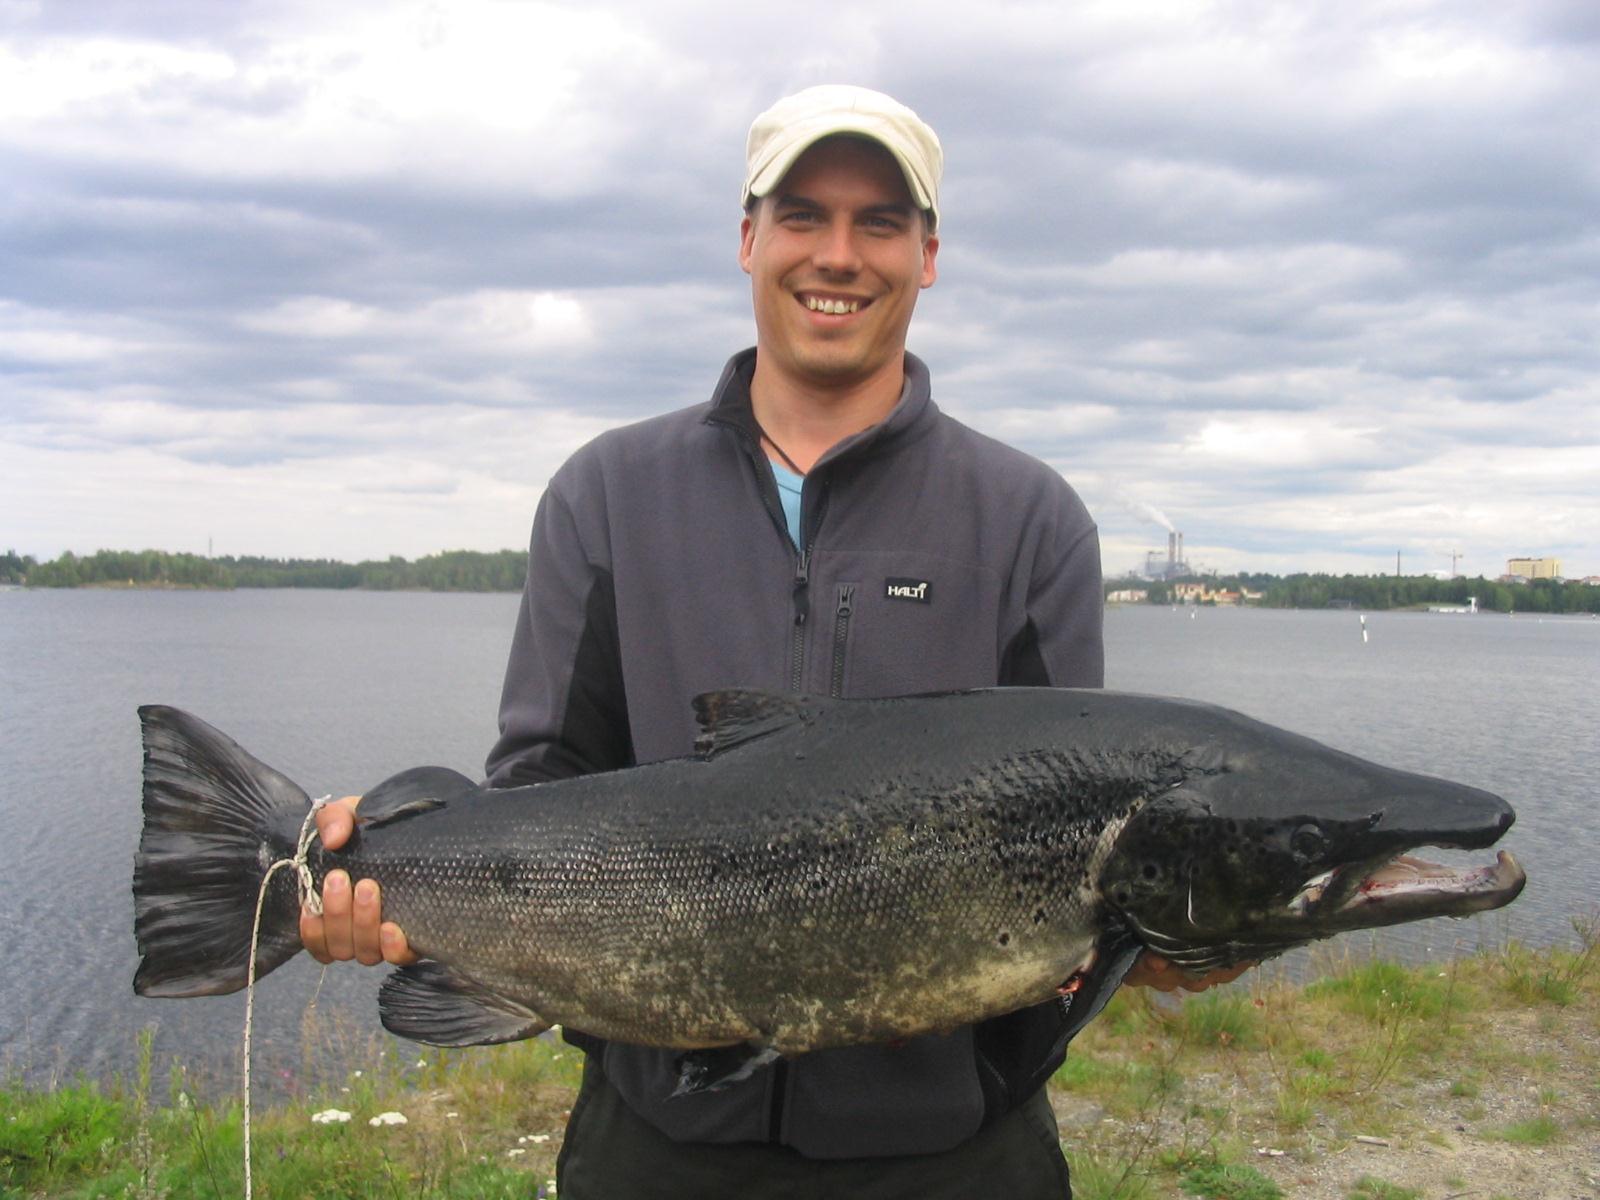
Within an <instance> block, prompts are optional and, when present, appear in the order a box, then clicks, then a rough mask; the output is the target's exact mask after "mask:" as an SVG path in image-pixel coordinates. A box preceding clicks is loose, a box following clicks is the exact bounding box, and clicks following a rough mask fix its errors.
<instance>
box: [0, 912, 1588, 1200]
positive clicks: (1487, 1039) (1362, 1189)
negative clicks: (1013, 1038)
mask: <svg viewBox="0 0 1600 1200" xmlns="http://www.w3.org/2000/svg"><path fill="white" fill-rule="evenodd" d="M1572 924H1573V928H1574V932H1575V933H1576V935H1577V940H1576V946H1575V948H1574V947H1570V946H1569V947H1567V948H1550V949H1546V950H1531V949H1528V948H1526V947H1524V946H1522V945H1520V944H1515V943H1513V944H1511V945H1508V946H1506V947H1505V948H1504V949H1502V950H1499V951H1486V952H1480V953H1477V954H1473V955H1470V956H1467V957H1464V958H1460V959H1456V960H1452V961H1450V962H1448V963H1437V962H1435V963H1427V964H1422V965H1419V966H1416V967H1402V966H1400V965H1398V964H1396V963H1394V962H1392V961H1389V960H1384V959H1374V960H1370V961H1366V962H1363V963H1360V964H1356V965H1351V964H1350V963H1348V962H1344V963H1340V962H1337V961H1334V962H1329V963H1327V964H1326V965H1325V966H1324V967H1323V968H1322V969H1321V970H1319V972H1318V974H1317V976H1316V977H1315V978H1313V979H1311V980H1310V981H1308V982H1306V983H1304V984H1290V983H1287V982H1285V981H1284V980H1282V979H1281V978H1276V977H1274V975H1273V974H1272V973H1271V971H1270V970H1268V971H1265V972H1263V971H1260V970H1257V971H1253V972H1250V973H1249V974H1247V975H1246V976H1245V977H1244V978H1243V979H1242V980H1241V981H1240V982H1239V983H1237V984H1234V985H1232V986H1230V987H1228V988H1220V989H1215V990H1213V991H1210V992H1206V993H1202V994H1200V995H1195V996H1189V997H1187V998H1183V999H1176V998H1173V997H1169V996H1163V995H1161V994H1158V993H1154V992H1150V991H1149V990H1147V989H1124V990H1123V991H1122V992H1119V993H1118V995H1117V996H1116V997H1115V998H1114V999H1113V1002H1112V1004H1111V1005H1110V1006H1109V1007H1108V1008H1107V1010H1106V1012H1104V1013H1102V1014H1101V1015H1100V1016H1099V1017H1097V1018H1096V1020H1095V1021H1094V1022H1092V1023H1091V1024H1090V1025H1089V1026H1088V1027H1087V1028H1086V1029H1085V1030H1084V1032H1083V1033H1082V1034H1081V1035H1080V1036H1079V1037H1078V1038H1077V1039H1076V1041H1075V1042H1074V1043H1073V1046H1072V1049H1071V1052H1070V1053H1069V1054H1068V1058H1067V1062H1066V1064H1065V1065H1064V1066H1063V1067H1062V1069H1061V1070H1060V1071H1058V1072H1057V1074H1056V1076H1055V1078H1054V1079H1053V1080H1052V1081H1051V1085H1050V1087H1051V1100H1052V1103H1053V1105H1054V1107H1055V1109H1056V1112H1057V1114H1058V1119H1059V1121H1060V1124H1061V1135H1062V1139H1063V1145H1064V1147H1065V1149H1066V1152H1067V1156H1068V1159H1069V1161H1070V1163H1071V1166H1072V1172H1073V1180H1074V1192H1075V1195H1076V1196H1077V1197H1078V1200H1156V1198H1157V1197H1165V1196H1173V1195H1179V1194H1181V1195H1185V1196H1206V1197H1215V1198H1217V1200H1246V1198H1249V1200H1271V1197H1274V1196H1294V1197H1297V1198H1304V1200H1348V1198H1350V1197H1359V1198H1363V1200H1367V1198H1370V1200H1407V1198H1412V1200H1444V1198H1445V1197H1452V1196H1453V1197H1466V1196H1472V1197H1482V1198H1484V1200H1491V1198H1493V1197H1507V1198H1510V1197H1515V1198H1517V1200H1557V1198H1560V1200H1566V1198H1568V1197H1572V1196H1583V1195H1590V1194H1600V987H1597V986H1596V985H1597V984H1600V914H1595V915H1592V916H1588V917H1584V918H1579V919H1575V920H1574V921H1573V922H1572ZM142 1048H143V1055H142V1059H141V1067H140V1070H139V1072H138V1073H137V1075H136V1077H135V1078H134V1079H131V1080H129V1079H123V1080H119V1081H112V1082H110V1083H107V1084H104V1085H101V1084H93V1083H83V1082H79V1083H74V1084H70V1085H67V1086H65V1087H59V1088H54V1089H49V1090H40V1089H29V1088H23V1087H19V1086H18V1085H16V1084H14V1083H13V1084H9V1085H7V1086H6V1087H4V1088H0V1192H4V1193H5V1194H8V1195H17V1196H22V1197H39V1198H42V1197H56V1196H65V1195H69V1194H72V1195H79V1194H97V1193H102V1192H104V1193H109V1194H122V1193H123V1190H124V1189H126V1190H127V1191H128V1193H129V1194H162V1193H163V1192H165V1194H168V1195H170V1196H171V1197H174V1198H175V1200H182V1198H184V1197H189V1196H194V1197H199V1196H213V1195H218V1194H226V1193H228V1192H230V1191H234V1190H237V1187H238V1183H239V1179H240V1175H241V1168H240V1162H239V1150H240V1139H239V1106H238V1101H237V1098H236V1097H235V1098H228V1099H223V1100H219V1101H217V1102H216V1103H208V1102H205V1101H199V1100H196V1099H195V1098H194V1097H193V1096H192V1095H191V1094H190V1092H189V1091H188V1090H187V1089H186V1087H185V1084H186V1078H185V1075H184V1072H183V1071H182V1069H181V1068H175V1069H174V1071H173V1072H172V1074H171V1076H170V1077H169V1078H168V1079H166V1080H165V1081H162V1080H155V1079H152V1078H151V1067H150V1052H149V1041H148V1039H146V1040H145V1041H144V1042H143V1047H142ZM304 1049H305V1055H306V1058H307V1061H313V1060H314V1061H316V1062H318V1063H321V1064H324V1065H328V1064H336V1066H335V1069H334V1070H333V1072H332V1073H333V1075H334V1076H335V1077H336V1078H337V1079H339V1080H341V1081H342V1082H336V1083H330V1084H326V1085H323V1086H320V1087H317V1088H313V1089H308V1090H307V1092H306V1093H305V1094H304V1095H303V1096H301V1097H299V1098H296V1099H290V1100H280V1101H273V1102H270V1103H267V1104H262V1103H261V1101H260V1100H259V1099H258V1101H257V1113H256V1149H255V1162H256V1176H257V1180H258V1183H259V1184H260V1185H261V1186H262V1187H263V1188H264V1190H269V1191H270V1192H271V1193H272V1194H300V1193H301V1192H303V1191H306V1190H307V1189H308V1188H309V1189H310V1190H312V1191H316V1192H319V1193H323V1192H329V1190H330V1189H331V1191H332V1192H337V1193H338V1194H341V1195H346V1196H351V1197H360V1198H367V1197H370V1198H371V1200H379V1198H380V1197H389V1196H392V1195H394V1194H396V1192H397V1191H399V1192H401V1193H405V1194H413V1195H421V1196H435V1197H441V1198H452V1200H453V1198H454V1197H458V1196H459V1197H463V1198H464V1197H466V1196H484V1195H493V1196H500V1195H506V1196H510V1195H522V1196H526V1195H529V1194H530V1193H531V1192H537V1191H538V1189H539V1188H540V1187H543V1186H544V1185H545V1184H546V1183H547V1182H548V1181H549V1180H550V1179H552V1178H553V1176H554V1164H555V1156H556V1154H557V1152H558V1151H559V1149H560V1145H561V1134H562V1130H563V1128H564V1125H565V1121H566V1117H567V1116H568V1115H569V1110H570V1105H571V1103H572V1099H573V1097H574V1095H575V1094H576V1089H577V1084H578V1079H579V1072H580V1066H579V1064H580V1062H581V1059H582V1055H581V1054H580V1053H579V1052H578V1051H577V1050H575V1049H574V1048H572V1047H570V1046H566V1045H565V1044H563V1043H561V1042H559V1041H556V1040H552V1039H548V1038H539V1039H534V1040H533V1041H530V1042H521V1043H514V1044H512V1045H508V1046H497V1047H484V1048H474V1049H468V1050H456V1051H442V1050H438V1049H436V1048H433V1047H424V1046H412V1045H411V1044H409V1043H405V1044H403V1049H402V1050H401V1051H400V1052H399V1053H391V1052H388V1051H385V1050H382V1049H378V1048H377V1041H376V1039H375V1038H374V1037H373V1036H372V1035H371V1034H370V1033H368V1034H362V1033H352V1032H351V1031H349V1030H339V1029H330V1028H327V1027H326V1026H316V1027H308V1032H307V1042H306V1045H305V1048H304ZM159 1094H164V1095H165V1096H166V1101H165V1103H161V1102H160V1101H159V1100H158V1099H157V1097H158V1095H159ZM330 1112H331V1113H332V1114H333V1115H331V1116H329V1115H325V1114H328V1113H330ZM383 1113H400V1114H402V1115H403V1116H404V1118H405V1122H404V1124H403V1125H402V1124H398V1123H396V1124H392V1125H391V1124H386V1123H384V1122H383V1121H376V1119H377V1118H379V1117H380V1114H383ZM319 1114H323V1115H322V1116H321V1117H320V1119H319ZM339 1114H345V1115H344V1116H343V1117H341V1116H340V1115H339ZM386 1120H389V1121H392V1120H394V1119H393V1118H387V1119H386ZM375 1121H376V1123H374V1122H375ZM546 1194H548V1189H546Z"/></svg>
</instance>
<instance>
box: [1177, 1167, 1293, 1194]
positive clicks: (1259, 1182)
mask: <svg viewBox="0 0 1600 1200" xmlns="http://www.w3.org/2000/svg"><path fill="white" fill-rule="evenodd" d="M1181 1182H1182V1184H1183V1187H1184V1190H1185V1191H1187V1192H1192V1193H1193V1194H1194V1195H1196V1196H1204V1197H1206V1198H1207V1200H1281V1198H1282V1196H1283V1189H1282V1188H1280V1187H1279V1186H1278V1185H1277V1184H1275V1183H1273V1182H1272V1180H1270V1179H1268V1178H1267V1177H1266V1176H1265V1175H1263V1174H1262V1173H1261V1172H1260V1171H1258V1170H1256V1169H1255V1168H1254V1167H1247V1166H1243V1165H1241V1164H1239V1163H1221V1162H1210V1163H1201V1164H1198V1165H1196V1166H1193V1167H1190V1168H1189V1169H1188V1170H1187V1171H1185V1172H1184V1173H1183V1178H1182V1180H1181Z"/></svg>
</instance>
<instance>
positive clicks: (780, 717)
mask: <svg viewBox="0 0 1600 1200" xmlns="http://www.w3.org/2000/svg"><path fill="white" fill-rule="evenodd" d="M816 704H817V701H816V700H815V699H814V698H812V697H809V696H780V695H777V694H775V693H773V692H761V691H755V690H752V689H749V688H727V689H724V690H722V691H717V692H701V693H700V694H699V695H698V696H696V697H695V698H694V716H695V722H696V723H697V724H698V725H699V726H700V732H699V733H698V734H696V735H695V739H694V752H695V753H696V754H698V755H699V756H700V757H701V758H710V757H712V756H713V755H716V754H721V753H722V752H723V751H725V750H731V749H733V748H734V747H735V746H742V745H744V744H745V743H747V742H753V741H755V740H756V739H757V738H763V737H766V736H767V735H768V734H769V733H776V732H778V730H780V729H787V728H788V727H790V726H792V725H799V724H802V723H804V722H805V720H806V718H807V717H808V716H809V715H810V714H811V712H812V711H813V710H814V709H815V707H816Z"/></svg>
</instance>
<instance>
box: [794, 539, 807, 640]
mask: <svg viewBox="0 0 1600 1200" xmlns="http://www.w3.org/2000/svg"><path fill="white" fill-rule="evenodd" d="M810 611H811V551H810V550H809V549H806V550H802V551H800V561H799V562H798V563H797V564H796V565H795V569H794V623H795V624H796V625H804V624H805V623H806V616H807V615H808V614H809V613H810Z"/></svg>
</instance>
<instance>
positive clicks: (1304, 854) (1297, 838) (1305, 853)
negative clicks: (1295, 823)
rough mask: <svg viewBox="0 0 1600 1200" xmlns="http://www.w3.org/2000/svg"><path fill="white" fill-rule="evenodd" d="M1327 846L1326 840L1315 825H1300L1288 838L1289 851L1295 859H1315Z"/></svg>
mask: <svg viewBox="0 0 1600 1200" xmlns="http://www.w3.org/2000/svg"><path fill="white" fill-rule="evenodd" d="M1327 845H1328V839H1327V838H1325V837H1323V836H1322V830H1320V829H1318V828H1317V827H1316V826H1315V825H1302V826H1300V828H1299V829H1296V830H1295V831H1294V833H1292V834H1291V835H1290V836H1289V849H1290V850H1291V851H1293V852H1294V855H1295V857H1296V858H1315V857H1317V855H1319V854H1321V853H1322V852H1323V850H1324V849H1326V847H1327Z"/></svg>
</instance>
